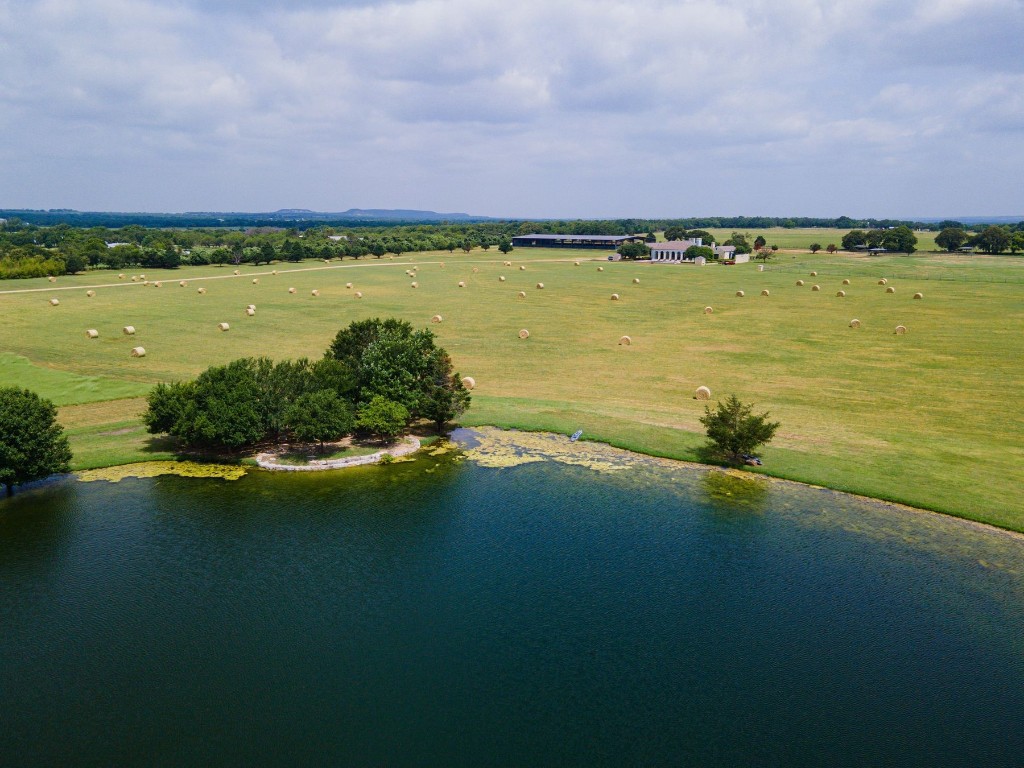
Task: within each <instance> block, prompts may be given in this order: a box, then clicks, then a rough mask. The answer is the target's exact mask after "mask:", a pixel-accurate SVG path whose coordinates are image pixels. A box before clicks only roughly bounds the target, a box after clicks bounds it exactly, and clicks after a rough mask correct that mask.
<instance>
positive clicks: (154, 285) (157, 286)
mask: <svg viewBox="0 0 1024 768" xmlns="http://www.w3.org/2000/svg"><path fill="white" fill-rule="evenodd" d="M160 285H161V283H160V281H159V280H157V281H156V282H155V283H153V287H154V288H159V287H160Z"/></svg>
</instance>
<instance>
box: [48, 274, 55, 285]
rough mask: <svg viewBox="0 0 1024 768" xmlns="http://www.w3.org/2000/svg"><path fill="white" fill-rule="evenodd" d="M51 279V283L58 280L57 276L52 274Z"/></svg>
mask: <svg viewBox="0 0 1024 768" xmlns="http://www.w3.org/2000/svg"><path fill="white" fill-rule="evenodd" d="M49 280H50V282H51V283H56V282H57V278H56V277H54V276H53V275H50V277H49Z"/></svg>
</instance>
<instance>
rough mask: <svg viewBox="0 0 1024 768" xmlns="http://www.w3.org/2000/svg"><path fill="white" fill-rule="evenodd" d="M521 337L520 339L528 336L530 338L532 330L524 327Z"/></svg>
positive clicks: (520, 332)
mask: <svg viewBox="0 0 1024 768" xmlns="http://www.w3.org/2000/svg"><path fill="white" fill-rule="evenodd" d="M519 338H520V339H528V338H530V332H529V331H528V330H526V329H525V328H523V329H522V330H521V331H519Z"/></svg>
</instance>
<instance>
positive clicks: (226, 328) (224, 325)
mask: <svg viewBox="0 0 1024 768" xmlns="http://www.w3.org/2000/svg"><path fill="white" fill-rule="evenodd" d="M217 327H218V328H220V329H221V330H222V331H230V330H231V326H230V325H228V324H227V323H217Z"/></svg>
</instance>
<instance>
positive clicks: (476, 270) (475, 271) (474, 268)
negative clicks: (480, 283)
mask: <svg viewBox="0 0 1024 768" xmlns="http://www.w3.org/2000/svg"><path fill="white" fill-rule="evenodd" d="M479 271H480V270H479V269H477V268H476V267H473V274H474V275H475V274H476V273H477V272H479Z"/></svg>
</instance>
